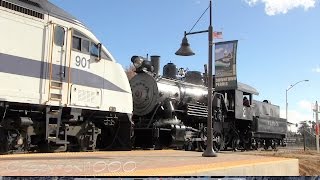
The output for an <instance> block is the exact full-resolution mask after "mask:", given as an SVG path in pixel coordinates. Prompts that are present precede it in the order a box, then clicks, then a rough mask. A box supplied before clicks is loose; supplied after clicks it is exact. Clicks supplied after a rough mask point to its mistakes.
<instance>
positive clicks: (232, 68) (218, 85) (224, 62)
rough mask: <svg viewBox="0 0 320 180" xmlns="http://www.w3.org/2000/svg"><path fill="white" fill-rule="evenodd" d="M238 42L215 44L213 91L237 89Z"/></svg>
mask: <svg viewBox="0 0 320 180" xmlns="http://www.w3.org/2000/svg"><path fill="white" fill-rule="evenodd" d="M237 46H238V41H237V40H236V41H226V42H218V43H215V90H217V91H219V90H229V89H235V88H237V69H236V59H237Z"/></svg>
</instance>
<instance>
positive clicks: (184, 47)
mask: <svg viewBox="0 0 320 180" xmlns="http://www.w3.org/2000/svg"><path fill="white" fill-rule="evenodd" d="M209 9H210V25H209V28H208V30H204V31H197V32H191V31H190V32H189V33H187V32H184V37H183V39H182V43H181V47H180V49H179V50H178V51H177V52H176V53H175V54H176V55H179V56H193V55H195V53H194V52H193V51H192V50H191V48H190V45H189V43H188V39H187V35H192V34H200V33H208V34H209V36H208V40H209V58H208V64H209V67H208V68H209V71H208V76H209V78H208V120H207V147H206V150H205V152H204V153H203V154H202V156H204V157H216V156H217V154H216V153H215V152H214V150H213V142H212V140H213V128H212V86H213V84H212V82H213V77H212V64H213V63H212V56H213V53H212V49H213V27H212V0H210V4H209ZM200 18H201V17H200Z"/></svg>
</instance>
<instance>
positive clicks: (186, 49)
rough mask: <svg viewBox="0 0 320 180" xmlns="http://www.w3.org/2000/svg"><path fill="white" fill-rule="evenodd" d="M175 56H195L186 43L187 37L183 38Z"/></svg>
mask: <svg viewBox="0 0 320 180" xmlns="http://www.w3.org/2000/svg"><path fill="white" fill-rule="evenodd" d="M175 54H176V55H178V56H193V55H195V53H194V52H193V51H192V50H191V48H190V44H189V43H188V39H187V36H184V37H183V39H182V43H181V47H180V49H179V50H178V51H177V52H176V53H175Z"/></svg>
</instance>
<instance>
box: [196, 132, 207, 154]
mask: <svg viewBox="0 0 320 180" xmlns="http://www.w3.org/2000/svg"><path fill="white" fill-rule="evenodd" d="M198 137H199V138H201V141H197V149H198V151H199V152H204V151H205V150H206V148H207V128H203V129H202V130H201V131H200V133H199V135H198Z"/></svg>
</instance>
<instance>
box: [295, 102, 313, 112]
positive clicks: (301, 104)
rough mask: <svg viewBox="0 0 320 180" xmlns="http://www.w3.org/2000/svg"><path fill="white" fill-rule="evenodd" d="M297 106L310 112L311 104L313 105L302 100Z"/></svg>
mask: <svg viewBox="0 0 320 180" xmlns="http://www.w3.org/2000/svg"><path fill="white" fill-rule="evenodd" d="M298 104H299V107H300V108H301V109H302V110H307V111H312V104H313V103H312V102H310V101H307V100H302V101H300V102H299V103H298Z"/></svg>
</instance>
